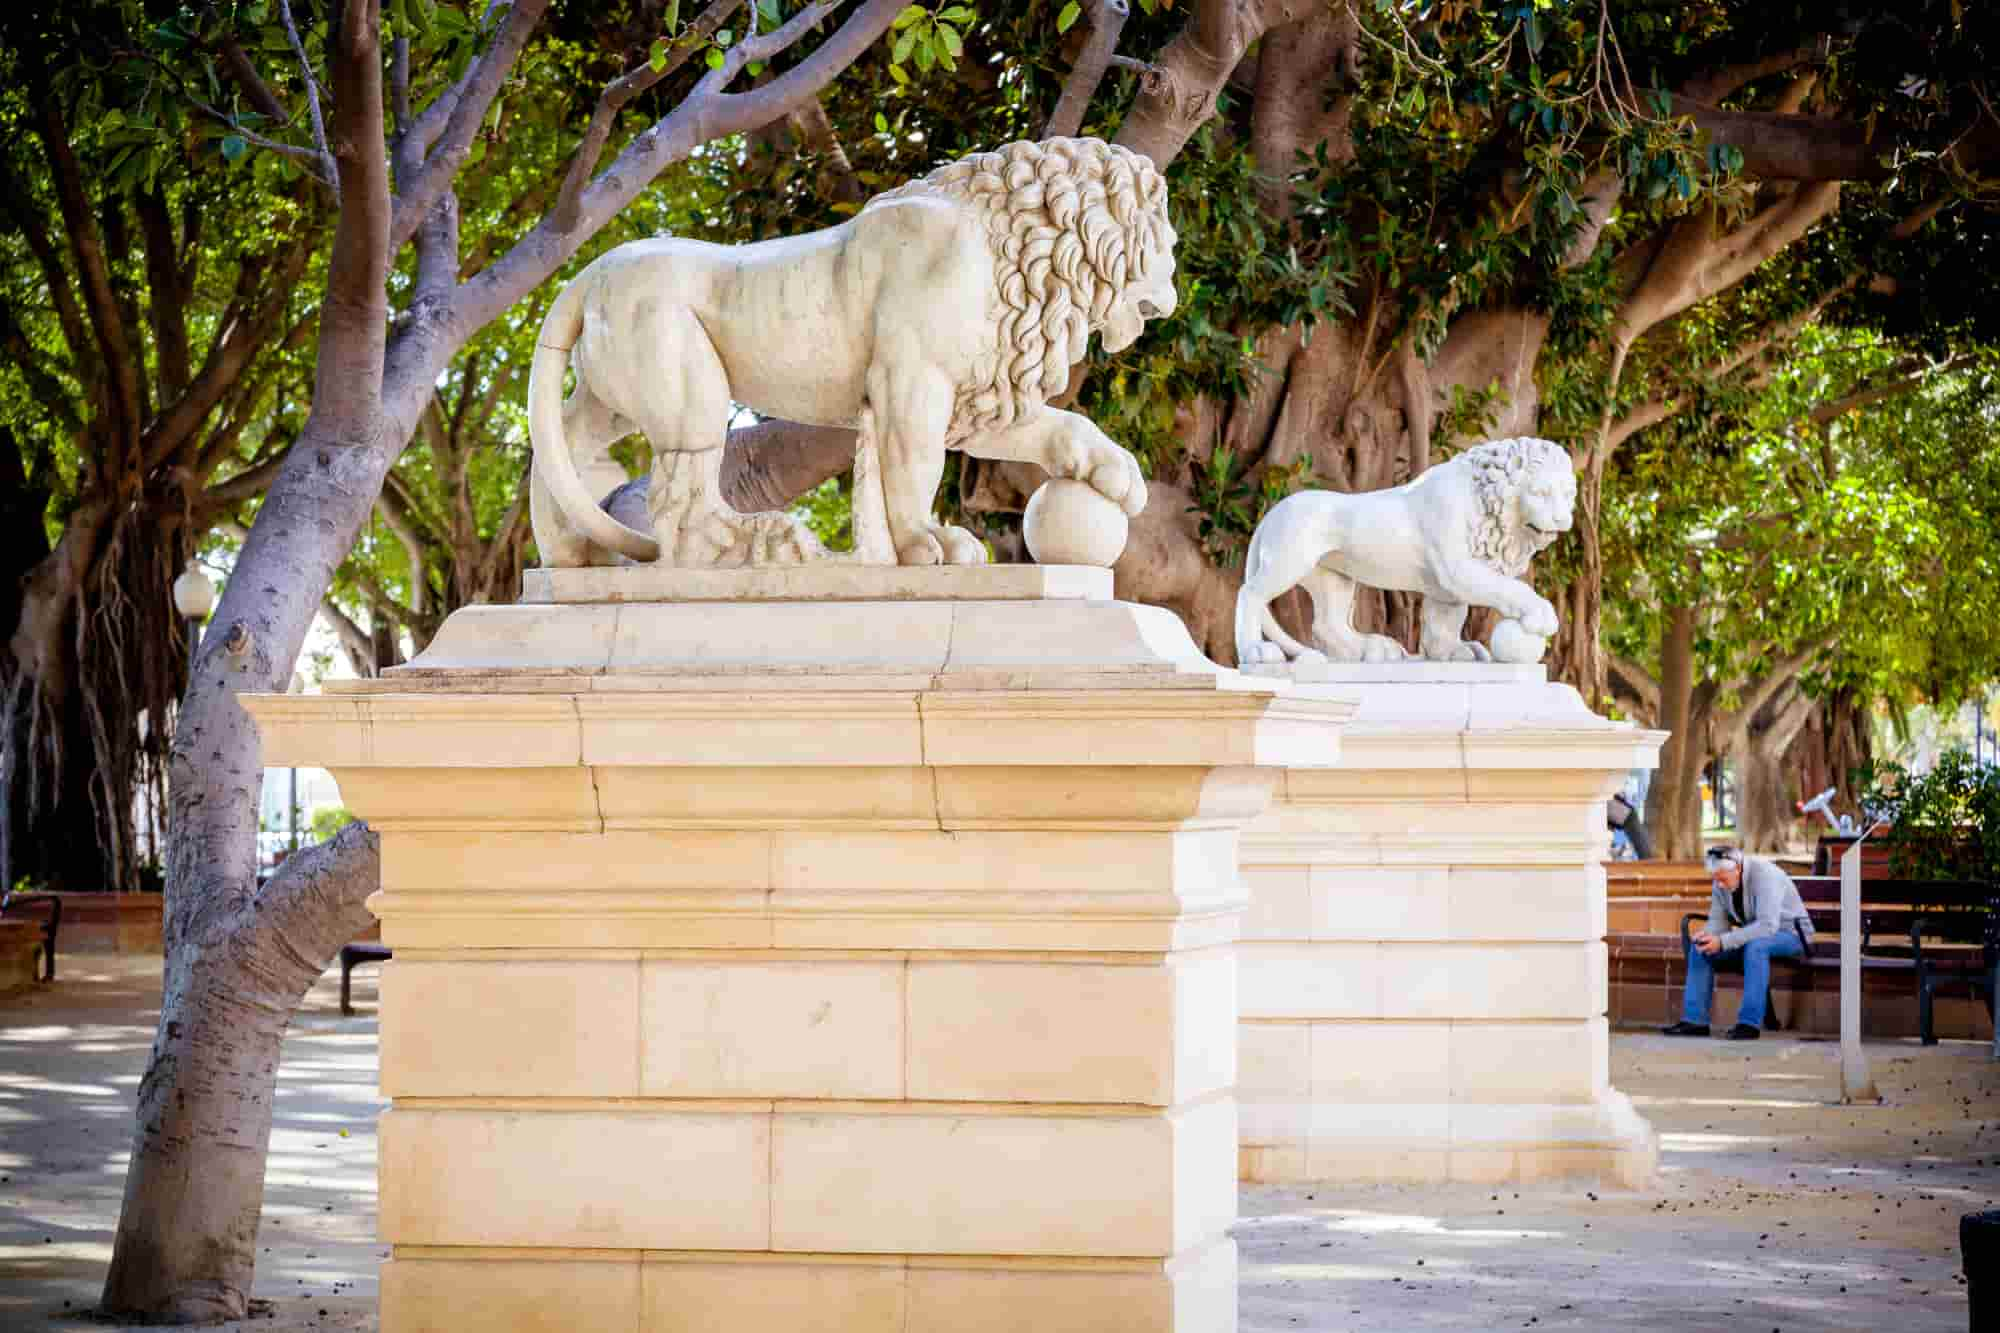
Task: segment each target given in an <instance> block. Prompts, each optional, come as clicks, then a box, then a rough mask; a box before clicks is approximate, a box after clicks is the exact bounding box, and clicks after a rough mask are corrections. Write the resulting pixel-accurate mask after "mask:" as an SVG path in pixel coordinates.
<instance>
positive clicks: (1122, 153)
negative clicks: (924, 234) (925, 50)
mask: <svg viewBox="0 0 2000 1333" xmlns="http://www.w3.org/2000/svg"><path fill="white" fill-rule="evenodd" d="M915 195H943V196H945V197H947V198H949V199H953V200H956V201H960V202H963V203H966V204H969V205H971V206H972V207H974V208H976V209H978V210H979V211H980V212H981V214H982V215H983V216H984V218H985V222H986V236H987V241H988V243H989V244H990V246H991V248H992V251H993V279H994V285H995V286H996V287H997V288H998V289H999V293H1000V301H1001V306H1002V311H1001V315H1000V319H999V322H998V329H997V331H996V332H997V336H996V339H995V345H994V348H993V351H992V353H991V354H990V357H989V358H982V359H981V362H980V365H979V367H978V370H977V372H976V373H975V374H974V375H973V376H972V379H971V382H970V383H968V384H966V385H964V386H963V387H962V388H961V389H960V391H959V400H958V410H957V412H956V413H955V414H954V418H953V422H952V434H953V435H954V436H956V437H962V436H965V435H968V434H973V433H976V432H978V431H984V430H991V429H994V428H996V427H1001V426H1006V425H1008V424H1010V423H1011V422H1012V421H1013V420H1014V418H1015V417H1017V416H1019V415H1020V414H1021V413H1022V412H1024V411H1031V410H1033V409H1034V408H1036V407H1038V406H1040V405H1041V404H1042V403H1043V402H1045V401H1047V400H1048V399H1049V398H1050V397H1052V396H1053V395H1055V394H1058V393H1060V392H1062V390H1063V389H1064V388H1065V387H1066V386H1067V385H1068V383H1069V371H1070V367H1071V366H1073V365H1075V364H1076V363H1077V362H1078V361H1080V360H1082V359H1083V353H1084V347H1085V344H1086V342H1087V341H1088V340H1089V337H1090V334H1091V333H1092V331H1094V330H1102V331H1103V333H1104V346H1105V349H1106V350H1107V351H1113V352H1115V351H1119V350H1121V349H1123V348H1125V347H1127V346H1129V345H1130V344H1131V342H1132V340H1133V339H1134V338H1137V337H1138V336H1139V331H1140V330H1141V328H1143V327H1144V325H1145V322H1146V321H1147V320H1148V319H1154V318H1158V317H1160V316H1163V315H1168V314H1171V313H1172V312H1173V309H1174V304H1175V297H1174V229H1173V227H1172V225H1171V224H1169V223H1168V221H1167V184H1166V181H1165V180H1164V179H1163V178H1162V177H1161V175H1160V173H1159V171H1158V170H1156V169H1155V168H1154V166H1153V164H1152V163H1151V162H1148V161H1147V160H1146V159H1145V158H1143V157H1141V156H1139V155H1138V154H1137V153H1134V152H1132V151H1131V150H1130V149H1127V148H1120V147H1118V146H1117V145H1115V144H1108V143H1105V142H1104V141H1102V140H1100V139H1046V140H1043V141H1042V142H1040V143H1027V142H1024V143H1011V144H1007V145H1006V146H1005V147H1002V148H998V149H995V150H994V151H993V152H990V153H974V154H972V155H971V156H969V157H963V158H960V159H959V160H958V161H956V162H953V163H952V164H951V165H949V166H944V167H939V168H938V169H937V170H936V171H933V172H931V173H930V174H929V175H928V176H925V177H923V178H921V179H919V180H914V181H911V182H910V183H909V184H908V185H904V186H901V187H900V188H898V189H894V190H890V191H888V192H887V193H885V194H881V195H877V196H876V197H875V198H874V199H871V200H869V202H868V206H869V207H871V208H872V207H874V206H875V205H877V204H880V203H883V202H886V201H888V200H891V199H908V198H910V197H912V196H915Z"/></svg>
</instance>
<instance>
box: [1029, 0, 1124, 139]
mask: <svg viewBox="0 0 2000 1333" xmlns="http://www.w3.org/2000/svg"><path fill="white" fill-rule="evenodd" d="M1085 8H1086V9H1087V10H1088V12H1089V15H1090V36H1089V37H1088V38H1086V39H1085V40H1084V43H1083V50H1082V51H1081V52H1079V53H1078V54H1077V57H1076V63H1075V64H1074V65H1072V66H1070V71H1069V77H1068V78H1066V79H1064V80H1063V88H1062V96H1061V97H1059V98H1057V99H1056V109H1055V111H1054V112H1053V113H1052V114H1051V115H1050V116H1049V123H1048V124H1046V125H1044V126H1042V137H1043V138H1044V139H1054V138H1059V137H1060V138H1068V137H1069V136H1071V135H1074V134H1075V133H1076V132H1077V131H1078V130H1079V129H1081V128H1083V113H1084V111H1085V109H1086V108H1088V107H1089V105H1090V98H1091V95H1092V94H1093V93H1095V92H1096V91H1097V85H1098V84H1099V83H1101V82H1103V81H1104V71H1105V70H1106V69H1108V68H1110V65H1111V57H1112V55H1113V54H1114V53H1115V52H1116V50H1117V47H1118V34H1119V33H1120V32H1122V31H1123V30H1124V28H1125V20H1126V19H1128V18H1130V17H1131V15H1132V9H1131V6H1130V5H1128V4H1126V0H1091V2H1090V4H1088V5H1086V6H1085Z"/></svg>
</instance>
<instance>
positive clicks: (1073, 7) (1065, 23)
mask: <svg viewBox="0 0 2000 1333" xmlns="http://www.w3.org/2000/svg"><path fill="white" fill-rule="evenodd" d="M1082 16H1083V6H1082V5H1079V4H1078V3H1077V2H1076V0H1069V3H1068V4H1066V5H1064V6H1063V7H1062V13H1060V14H1058V15H1056V31H1057V32H1068V31H1069V30H1070V27H1071V25H1073V24H1074V23H1075V22H1076V21H1077V19H1079V18H1081V17H1082Z"/></svg>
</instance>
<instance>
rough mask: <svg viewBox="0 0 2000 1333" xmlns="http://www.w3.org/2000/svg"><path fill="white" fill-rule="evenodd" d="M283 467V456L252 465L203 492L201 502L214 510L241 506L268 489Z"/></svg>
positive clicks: (279, 455) (276, 456)
mask: <svg viewBox="0 0 2000 1333" xmlns="http://www.w3.org/2000/svg"><path fill="white" fill-rule="evenodd" d="M284 466H285V456H284V455H283V454H278V455H275V456H274V457H271V458H267V459H265V460H264V461H263V462H261V463H256V464H252V465H251V466H250V467H246V468H244V469H243V470H242V471H241V472H237V473H234V474H233V475H231V476H229V477H228V478H226V479H224V480H222V481H218V482H217V483H215V485H213V486H210V487H209V488H208V489H207V490H205V491H203V492H202V501H203V503H204V504H205V505H207V506H209V507H211V508H215V509H227V508H229V507H231V506H232V505H237V504H241V503H242V502H243V501H245V500H248V499H251V498H252V497H254V496H258V495H262V494H263V493H264V492H265V491H266V490H268V489H270V485H271V483H272V482H273V481H276V480H277V478H278V473H279V471H280V470H281V469H282V468H283V467H284Z"/></svg>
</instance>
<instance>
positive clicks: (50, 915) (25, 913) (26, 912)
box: [0, 893, 63, 981]
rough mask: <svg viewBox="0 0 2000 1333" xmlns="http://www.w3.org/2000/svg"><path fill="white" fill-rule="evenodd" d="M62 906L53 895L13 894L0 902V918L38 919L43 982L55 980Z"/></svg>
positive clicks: (60, 900) (59, 900)
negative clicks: (57, 937)
mask: <svg viewBox="0 0 2000 1333" xmlns="http://www.w3.org/2000/svg"><path fill="white" fill-rule="evenodd" d="M62 906H63V905H62V899H61V898H59V897H57V896H56V895H55V894H53V893H15V894H9V895H7V896H6V898H5V899H4V900H0V917H5V918H8V919H10V920H28V919H32V918H39V919H40V922H41V927H42V976H41V979H42V980H43V981H54V980H55V979H56V935H57V933H58V932H59V931H60V930H61V929H62Z"/></svg>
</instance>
